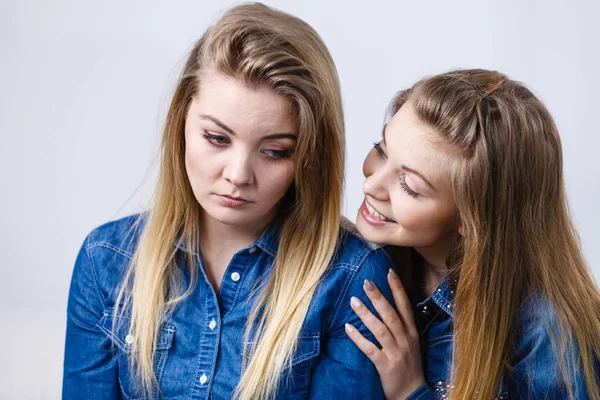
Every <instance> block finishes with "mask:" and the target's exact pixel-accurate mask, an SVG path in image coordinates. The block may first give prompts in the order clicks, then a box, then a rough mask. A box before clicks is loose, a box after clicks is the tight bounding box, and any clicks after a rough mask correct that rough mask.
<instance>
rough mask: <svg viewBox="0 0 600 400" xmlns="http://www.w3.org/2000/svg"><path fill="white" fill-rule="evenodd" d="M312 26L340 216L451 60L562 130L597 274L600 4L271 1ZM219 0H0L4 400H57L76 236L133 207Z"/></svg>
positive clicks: (575, 206)
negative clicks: (340, 173)
mask: <svg viewBox="0 0 600 400" xmlns="http://www.w3.org/2000/svg"><path fill="white" fill-rule="evenodd" d="M267 3H268V4H270V5H273V6H275V7H278V8H281V9H283V10H285V11H288V12H290V13H293V14H295V15H297V16H299V17H301V18H303V19H305V20H306V21H307V22H308V23H310V24H311V25H312V26H313V27H315V28H316V29H317V31H318V32H319V33H320V34H321V35H322V37H323V39H324V40H325V42H326V43H327V45H328V46H329V48H330V50H331V52H332V54H333V57H334V59H335V61H336V63H337V66H338V70H339V73H340V77H341V82H342V87H343V95H344V105H345V111H346V122H347V138H348V158H347V186H346V205H345V213H346V215H347V216H349V217H350V218H351V219H354V215H355V210H356V209H357V207H358V206H359V205H360V202H361V201H362V194H361V193H362V192H361V183H362V173H361V166H362V161H363V158H364V156H365V154H366V153H367V152H368V151H369V149H370V146H371V143H372V142H373V141H374V140H377V139H378V137H379V135H380V132H381V126H382V122H383V118H384V110H385V108H386V106H387V104H388V101H389V100H390V99H391V98H392V96H393V95H394V93H395V92H396V91H398V90H399V89H401V88H405V87H406V86H408V85H410V84H411V83H413V82H414V81H415V80H417V79H419V78H421V77H423V76H425V75H429V74H434V73H438V72H442V71H446V70H448V69H452V68H463V67H483V68H493V69H498V70H500V71H502V72H505V73H507V74H509V75H510V76H511V77H513V78H515V79H518V80H521V81H524V82H526V83H527V84H528V85H529V86H530V87H532V88H533V89H534V91H535V92H536V93H537V94H538V95H539V96H540V97H541V98H542V99H543V101H544V102H545V103H546V104H547V106H548V107H549V109H550V111H551V112H552V113H553V115H554V117H555V118H556V122H557V124H558V126H559V129H560V132H561V134H562V137H563V146H564V157H565V175H566V182H567V188H568V194H569V200H570V204H571V208H572V212H573V217H574V219H575V222H576V224H577V227H578V228H579V232H580V234H581V238H582V242H583V248H584V252H585V255H586V257H587V260H588V261H589V264H590V265H591V268H592V269H593V271H594V274H595V276H596V277H600V249H598V247H597V246H595V244H596V242H597V238H598V233H597V232H598V228H597V227H598V225H599V224H600V214H599V213H598V212H597V205H598V204H599V203H600V187H599V179H598V174H599V173H600V157H599V156H598V154H597V152H598V150H597V149H598V145H599V144H600V139H599V138H598V130H597V119H596V117H597V116H598V110H599V109H600V97H599V96H598V93H599V92H600V78H599V77H600V74H598V71H599V70H600V60H599V54H598V52H599V39H598V38H600V28H599V27H598V23H597V20H595V19H594V18H595V17H597V16H598V15H600V13H599V11H600V6H599V3H598V2H595V1H592V0H590V1H588V2H583V1H566V0H564V1H553V0H546V1H534V0H529V1H517V0H513V1H507V0H503V1H482V0H477V1H452V2H450V1H447V0H440V1H392V0H390V1H369V2H366V3H367V4H368V6H365V2H360V3H358V2H356V3H350V2H348V1H329V2H326V1H322V0H304V1H302V2H285V1H268V2H267ZM230 4H231V3H230V2H229V1H184V0H180V1H157V0H150V1H149V0H143V1H142V0H120V1H116V0H109V1H102V2H99V1H75V0H72V1H65V0H55V1H52V2H49V1H42V0H27V1H23V0H19V1H18V0H2V1H1V2H0V50H1V51H0V60H1V61H0V116H1V117H0V134H1V135H2V136H1V138H2V144H1V145H0V185H1V188H2V196H1V197H0V224H1V229H0V244H1V252H0V254H1V255H0V268H2V275H1V279H0V312H1V314H0V317H1V321H2V326H3V327H2V329H0V335H1V336H0V343H3V344H4V350H3V352H2V353H3V356H2V357H1V358H0V398H2V399H5V398H6V399H42V398H43V399H57V398H59V397H60V394H59V393H60V386H61V375H62V357H63V355H62V353H63V335H64V329H65V328H64V325H65V306H66V299H67V294H68V285H69V280H70V275H71V271H72V267H73V262H74V260H75V256H76V253H77V250H78V249H79V246H80V245H81V243H82V241H83V239H84V237H85V235H86V234H87V233H88V232H89V231H90V230H91V229H93V228H94V227H96V226H97V225H99V224H101V223H103V222H104V221H107V220H110V219H114V218H117V217H120V216H123V215H126V214H128V213H131V212H135V211H138V210H140V208H141V207H143V206H144V205H146V204H147V200H148V198H149V196H150V194H151V192H152V189H153V184H154V180H155V176H156V170H155V169H152V168H151V167H150V166H151V164H152V162H153V160H154V159H155V158H156V151H157V144H158V137H159V134H160V128H161V126H162V123H163V119H164V115H165V110H166V107H167V105H168V101H169V99H170V95H171V93H172V90H173V84H174V79H175V77H176V76H177V73H178V71H179V70H180V68H181V66H182V62H183V60H184V59H185V55H186V51H187V50H189V48H190V45H191V44H192V43H193V42H194V41H195V40H196V39H197V38H198V37H199V36H200V34H201V33H202V32H203V31H204V30H205V28H206V27H207V26H208V24H209V23H210V22H211V21H214V20H215V18H216V17H217V16H218V13H219V12H221V11H222V10H223V9H224V8H226V7H228V6H229V5H230Z"/></svg>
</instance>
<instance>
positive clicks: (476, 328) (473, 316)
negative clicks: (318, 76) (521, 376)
mask: <svg viewBox="0 0 600 400" xmlns="http://www.w3.org/2000/svg"><path fill="white" fill-rule="evenodd" d="M407 102H410V104H411V105H412V106H413V108H414V111H415V115H416V117H417V118H418V119H419V120H420V121H421V122H422V123H424V124H426V125H428V126H430V127H431V128H433V129H434V130H435V131H436V132H437V133H438V134H439V135H440V136H441V137H442V138H444V140H445V142H447V143H449V144H450V145H451V146H454V147H455V148H457V149H459V150H460V153H461V156H460V157H458V159H455V160H453V161H454V162H452V163H451V164H450V165H451V175H452V180H451V182H452V190H453V194H454V200H455V202H456V206H457V211H458V218H459V220H460V225H461V226H462V230H463V233H462V235H461V237H458V238H457V239H456V243H455V248H454V250H453V252H452V254H451V256H450V261H449V266H450V268H451V269H450V274H451V275H452V276H453V278H454V279H455V280H456V283H455V286H456V287H455V293H456V296H455V301H456V305H455V308H454V316H455V322H454V324H455V331H454V352H453V363H452V381H453V383H452V385H453V386H454V389H453V390H452V391H451V395H450V398H452V399H457V400H458V399H460V400H463V399H464V400H467V399H468V400H471V399H473V398H475V397H476V398H479V399H490V398H493V397H495V396H496V395H497V391H498V387H499V385H500V382H501V379H502V376H503V374H504V373H506V372H507V371H509V370H510V369H511V367H512V365H511V361H512V360H511V356H512V355H513V354H514V350H515V347H516V343H515V341H516V335H515V332H518V322H519V315H520V313H521V312H522V310H523V307H524V305H525V304H526V303H527V301H528V300H529V299H531V297H532V296H536V295H541V296H542V297H543V298H545V299H547V300H548V302H549V304H550V306H551V308H552V314H553V317H552V318H555V320H556V321H557V322H558V325H559V328H560V329H559V336H560V337H559V338H555V337H553V336H555V335H552V333H553V332H549V334H550V336H551V338H552V340H553V343H554V345H555V348H556V349H557V358H558V359H559V363H560V370H561V376H562V381H563V382H564V384H565V385H566V387H567V388H568V392H569V395H570V397H571V398H574V390H573V389H574V388H573V385H572V382H571V379H570V377H572V376H574V375H576V374H578V373H579V371H578V369H579V366H581V367H582V368H583V377H584V378H585V381H586V383H587V390H588V396H589V398H590V399H593V400H600V389H599V382H598V377H597V376H596V373H595V369H594V363H595V362H596V360H598V359H599V357H600V294H599V292H598V288H597V287H596V286H595V284H594V281H593V279H592V277H591V275H590V272H589V270H588V269H587V267H586V264H585V262H584V259H583V257H582V254H581V250H580V245H579V241H578V236H577V233H576V230H575V228H574V226H573V224H572V222H571V220H570V218H569V214H568V209H567V201H566V194H565V188H564V182H563V161H562V150H561V143H560V138H559V134H558V130H557V128H556V125H555V123H554V121H553V119H552V117H551V115H550V113H549V112H548V110H547V109H546V107H544V105H543V104H542V103H541V102H540V100H538V99H537V98H536V97H535V95H534V94H533V93H532V92H531V91H530V90H529V89H527V88H526V87H525V86H524V85H522V84H520V83H518V82H515V81H513V80H510V79H508V78H507V77H506V76H505V75H503V74H501V73H498V72H495V71H487V70H459V71H452V72H449V73H445V74H441V75H436V76H433V77H431V78H427V79H424V80H422V81H420V82H418V83H416V84H415V85H414V86H413V87H412V88H410V89H408V90H405V91H402V92H400V93H399V94H398V95H397V96H396V98H395V99H394V100H393V102H392V104H391V107H390V113H391V114H392V115H393V114H395V113H396V112H398V110H399V109H400V108H401V107H402V106H403V105H404V104H406V103H407ZM571 346H577V348H578V353H579V356H578V358H575V357H574V356H575V354H573V352H570V351H569V347H571ZM540 367H542V368H543V367H544V366H540Z"/></svg>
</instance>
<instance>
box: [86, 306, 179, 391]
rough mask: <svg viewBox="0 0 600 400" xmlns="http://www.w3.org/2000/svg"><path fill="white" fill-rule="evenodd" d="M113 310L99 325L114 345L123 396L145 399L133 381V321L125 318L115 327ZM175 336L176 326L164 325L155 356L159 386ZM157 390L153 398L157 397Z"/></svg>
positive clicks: (135, 381) (108, 311)
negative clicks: (131, 360)
mask: <svg viewBox="0 0 600 400" xmlns="http://www.w3.org/2000/svg"><path fill="white" fill-rule="evenodd" d="M112 312H113V311H112V309H107V310H105V311H104V314H103V317H102V319H101V320H100V322H99V323H98V327H99V328H100V329H101V330H102V331H103V332H104V333H105V334H106V335H107V336H108V337H109V338H110V340H111V341H112V343H113V344H114V349H115V355H116V357H117V364H118V370H119V372H118V374H119V384H120V386H121V394H122V395H123V398H124V399H126V400H140V399H142V398H144V396H143V393H142V391H141V389H140V385H139V382H138V381H137V380H135V379H133V377H132V374H131V371H130V363H129V360H130V357H131V342H132V341H133V334H134V333H132V332H130V331H129V326H130V324H131V320H130V318H128V317H123V320H122V321H121V324H119V326H117V327H114V326H113V321H114V319H113V315H112ZM174 335H175V326H174V325H170V324H163V326H162V327H161V330H160V332H159V334H158V338H157V344H156V353H155V356H154V373H155V374H156V379H157V382H158V385H159V386H160V379H161V376H162V373H163V370H164V368H165V364H166V363H167V357H168V356H169V349H170V348H171V347H172V345H173V337H174ZM156 392H157V391H156V390H155V393H154V395H153V397H158V396H156Z"/></svg>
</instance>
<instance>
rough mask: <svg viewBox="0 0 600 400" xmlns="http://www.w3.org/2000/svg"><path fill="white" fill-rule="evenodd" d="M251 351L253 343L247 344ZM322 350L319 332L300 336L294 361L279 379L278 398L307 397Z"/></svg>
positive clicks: (293, 357)
mask: <svg viewBox="0 0 600 400" xmlns="http://www.w3.org/2000/svg"><path fill="white" fill-rule="evenodd" d="M246 346H247V348H248V350H250V351H251V348H252V343H247V344H246ZM320 352H321V340H320V336H319V334H317V333H315V334H306V333H303V334H302V335H301V336H300V337H299V338H298V344H297V346H296V350H295V352H294V355H293V356H292V361H291V363H290V365H289V366H288V367H286V368H285V369H284V370H283V373H282V375H281V378H280V381H279V391H278V395H277V397H276V398H277V399H278V400H280V399H305V398H306V397H307V396H308V391H309V388H310V376H311V372H312V371H313V370H314V368H315V366H316V364H317V359H318V356H319V354H320Z"/></svg>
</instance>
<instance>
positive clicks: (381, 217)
mask: <svg viewBox="0 0 600 400" xmlns="http://www.w3.org/2000/svg"><path fill="white" fill-rule="evenodd" d="M365 206H366V208H367V211H368V212H369V215H370V216H372V217H374V218H377V219H379V220H381V221H383V222H396V221H394V220H393V219H391V218H388V217H386V216H385V215H383V214H381V213H379V212H378V211H377V210H375V209H374V208H373V206H371V205H370V204H369V202H368V201H365Z"/></svg>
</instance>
